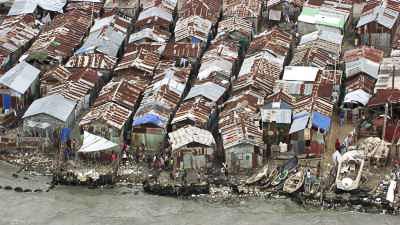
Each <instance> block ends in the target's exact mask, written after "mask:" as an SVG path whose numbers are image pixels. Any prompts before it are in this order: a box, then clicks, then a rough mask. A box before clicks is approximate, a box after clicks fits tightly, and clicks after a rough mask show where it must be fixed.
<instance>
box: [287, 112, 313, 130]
mask: <svg viewBox="0 0 400 225" xmlns="http://www.w3.org/2000/svg"><path fill="white" fill-rule="evenodd" d="M308 118H309V114H308V113H307V112H300V113H297V114H296V115H294V116H293V122H292V126H291V127H290V130H289V134H292V133H296V132H297V131H300V130H304V129H305V128H306V127H307V124H308Z"/></svg>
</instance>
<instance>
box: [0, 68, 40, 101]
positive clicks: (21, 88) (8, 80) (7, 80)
mask: <svg viewBox="0 0 400 225" xmlns="http://www.w3.org/2000/svg"><path fill="white" fill-rule="evenodd" d="M39 74H40V70H38V69H36V68H35V67H33V66H31V65H30V64H29V63H27V62H25V61H23V62H21V63H19V64H17V65H15V66H14V67H13V68H11V69H10V70H9V71H7V72H6V73H5V74H4V75H3V76H1V77H0V84H2V85H4V86H6V87H8V88H10V89H12V90H13V91H15V92H17V93H18V94H20V95H23V94H25V92H26V91H27V90H28V89H29V88H30V87H31V85H32V84H33V82H34V81H35V80H36V79H37V78H38V77H39Z"/></svg>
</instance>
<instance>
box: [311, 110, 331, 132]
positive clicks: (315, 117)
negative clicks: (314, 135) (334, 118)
mask: <svg viewBox="0 0 400 225" xmlns="http://www.w3.org/2000/svg"><path fill="white" fill-rule="evenodd" d="M312 125H313V127H317V128H321V129H324V130H325V131H328V130H329V128H330V126H331V118H330V117H329V116H325V115H323V114H321V113H319V112H313V113H312Z"/></svg>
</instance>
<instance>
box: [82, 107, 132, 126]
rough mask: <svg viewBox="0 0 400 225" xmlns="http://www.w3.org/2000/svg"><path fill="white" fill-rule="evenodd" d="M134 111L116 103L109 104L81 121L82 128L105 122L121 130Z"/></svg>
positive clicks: (95, 109) (92, 111) (93, 110)
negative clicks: (97, 122)
mask: <svg viewBox="0 0 400 225" xmlns="http://www.w3.org/2000/svg"><path fill="white" fill-rule="evenodd" d="M131 114H132V111H131V110H128V109H126V108H125V107H123V106H120V105H118V104H116V103H114V102H109V103H106V104H103V105H100V106H97V107H94V108H91V109H90V111H89V112H88V113H87V114H86V115H85V116H84V117H83V118H82V119H81V121H80V122H79V125H80V126H85V125H89V124H91V123H93V122H96V121H104V122H105V123H106V124H107V125H109V126H112V127H115V128H117V129H118V130H121V129H122V128H123V126H124V125H125V124H126V122H127V121H128V119H129V117H130V116H131Z"/></svg>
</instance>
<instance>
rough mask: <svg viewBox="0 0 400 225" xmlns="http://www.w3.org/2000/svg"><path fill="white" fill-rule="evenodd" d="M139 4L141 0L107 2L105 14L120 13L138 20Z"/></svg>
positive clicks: (113, 0) (107, 0)
mask: <svg viewBox="0 0 400 225" xmlns="http://www.w3.org/2000/svg"><path fill="white" fill-rule="evenodd" d="M139 2H140V1H139V0H105V3H104V12H105V14H106V15H112V14H114V13H115V12H120V13H122V14H123V15H126V16H129V17H131V18H136V16H137V14H138V12H139V9H140V4H139Z"/></svg>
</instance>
